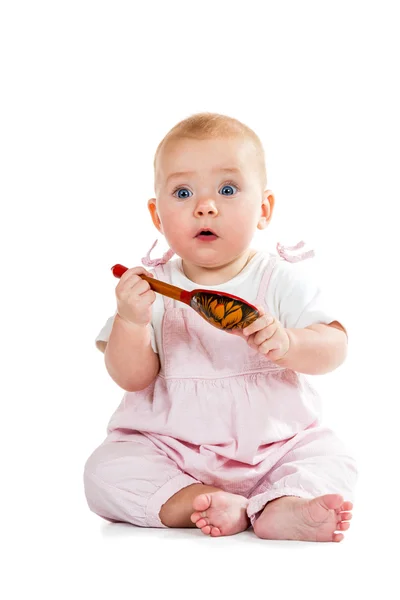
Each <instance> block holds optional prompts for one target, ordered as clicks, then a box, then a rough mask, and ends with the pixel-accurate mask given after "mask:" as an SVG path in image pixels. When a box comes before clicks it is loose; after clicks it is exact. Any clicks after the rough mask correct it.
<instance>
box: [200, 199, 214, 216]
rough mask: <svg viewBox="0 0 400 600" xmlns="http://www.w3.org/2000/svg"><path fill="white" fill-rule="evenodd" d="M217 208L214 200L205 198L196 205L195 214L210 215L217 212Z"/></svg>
mask: <svg viewBox="0 0 400 600" xmlns="http://www.w3.org/2000/svg"><path fill="white" fill-rule="evenodd" d="M217 213H218V210H217V207H216V205H215V202H214V201H212V200H208V201H207V200H206V201H203V202H199V203H198V204H197V206H196V214H197V215H212V214H217Z"/></svg>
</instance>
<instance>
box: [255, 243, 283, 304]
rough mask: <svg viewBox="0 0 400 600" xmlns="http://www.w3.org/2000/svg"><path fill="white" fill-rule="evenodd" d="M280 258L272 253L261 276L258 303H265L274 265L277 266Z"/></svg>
mask: <svg viewBox="0 0 400 600" xmlns="http://www.w3.org/2000/svg"><path fill="white" fill-rule="evenodd" d="M278 260H279V259H278V257H277V256H276V255H274V254H271V255H270V256H269V259H268V262H267V266H266V268H265V271H264V273H263V276H262V277H261V282H260V286H259V288H258V295H257V299H256V304H264V303H265V294H266V292H267V287H268V284H269V280H270V279H271V275H272V271H273V270H274V267H275V265H276V263H277V262H278ZM267 310H269V309H268V307H267Z"/></svg>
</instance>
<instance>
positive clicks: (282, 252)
mask: <svg viewBox="0 0 400 600" xmlns="http://www.w3.org/2000/svg"><path fill="white" fill-rule="evenodd" d="M304 246H305V242H303V241H301V242H299V243H298V244H296V245H295V246H283V245H282V244H280V243H279V242H278V243H277V245H276V250H277V252H278V254H279V256H281V257H282V258H283V259H285V260H287V261H288V262H299V261H300V260H305V259H306V258H312V257H313V256H315V252H314V250H307V251H306V252H301V253H300V254H297V255H290V254H288V252H292V251H293V250H299V249H300V248H303V247H304Z"/></svg>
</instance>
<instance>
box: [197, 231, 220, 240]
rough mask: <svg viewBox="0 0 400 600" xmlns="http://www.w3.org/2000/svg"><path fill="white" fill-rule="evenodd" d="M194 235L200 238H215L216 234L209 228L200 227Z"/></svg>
mask: <svg viewBox="0 0 400 600" xmlns="http://www.w3.org/2000/svg"><path fill="white" fill-rule="evenodd" d="M195 237H197V238H201V239H207V238H208V239H216V238H217V237H218V236H217V235H216V234H215V233H214V232H213V231H212V230H211V229H201V230H200V231H199V232H198V233H197V235H196V236H195Z"/></svg>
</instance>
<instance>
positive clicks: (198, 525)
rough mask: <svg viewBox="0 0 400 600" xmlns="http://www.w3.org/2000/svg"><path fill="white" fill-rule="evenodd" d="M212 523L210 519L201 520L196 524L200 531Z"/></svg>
mask: <svg viewBox="0 0 400 600" xmlns="http://www.w3.org/2000/svg"><path fill="white" fill-rule="evenodd" d="M209 524H210V522H209V520H208V519H203V518H201V519H199V520H198V521H197V523H196V527H198V528H199V529H203V527H205V526H206V525H209Z"/></svg>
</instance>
